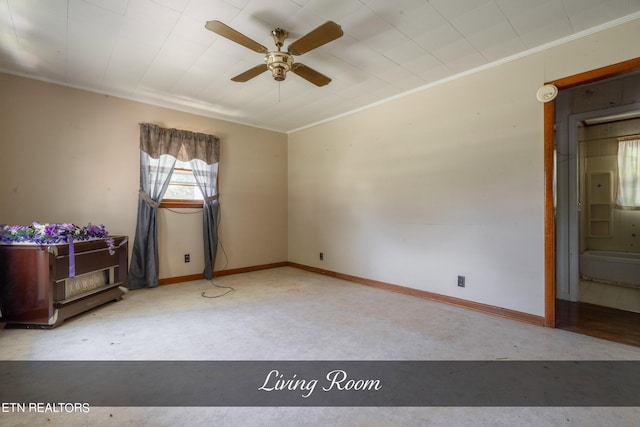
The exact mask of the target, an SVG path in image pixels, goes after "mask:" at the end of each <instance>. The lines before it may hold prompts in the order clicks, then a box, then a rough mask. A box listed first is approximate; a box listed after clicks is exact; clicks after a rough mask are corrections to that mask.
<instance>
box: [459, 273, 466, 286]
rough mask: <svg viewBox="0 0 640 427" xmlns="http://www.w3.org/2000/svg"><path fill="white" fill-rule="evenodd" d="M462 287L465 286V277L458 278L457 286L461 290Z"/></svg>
mask: <svg viewBox="0 0 640 427" xmlns="http://www.w3.org/2000/svg"><path fill="white" fill-rule="evenodd" d="M464 285H465V277H464V276H458V286H460V287H461V288H464Z"/></svg>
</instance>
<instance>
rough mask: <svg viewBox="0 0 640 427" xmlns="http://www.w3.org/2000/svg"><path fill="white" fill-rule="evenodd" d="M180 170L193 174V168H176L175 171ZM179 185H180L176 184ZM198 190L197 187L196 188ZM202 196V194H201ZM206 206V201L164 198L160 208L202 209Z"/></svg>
mask: <svg viewBox="0 0 640 427" xmlns="http://www.w3.org/2000/svg"><path fill="white" fill-rule="evenodd" d="M183 163H187V162H183ZM176 170H179V171H189V172H191V173H193V169H191V168H185V167H179V168H178V167H176V168H174V171H176ZM172 177H173V173H172ZM169 185H171V183H169ZM175 185H178V184H175ZM196 188H197V186H196ZM198 191H200V189H199V188H198ZM201 194H202V193H201ZM203 205H204V199H198V200H195V199H170V198H165V197H163V198H162V200H161V201H160V206H159V207H160V208H202V207H203Z"/></svg>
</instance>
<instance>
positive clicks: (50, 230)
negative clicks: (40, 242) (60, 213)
mask: <svg viewBox="0 0 640 427" xmlns="http://www.w3.org/2000/svg"><path fill="white" fill-rule="evenodd" d="M44 235H45V236H46V237H56V236H57V235H58V226H57V225H56V224H45V226H44Z"/></svg>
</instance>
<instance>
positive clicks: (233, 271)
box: [213, 261, 289, 277]
mask: <svg viewBox="0 0 640 427" xmlns="http://www.w3.org/2000/svg"><path fill="white" fill-rule="evenodd" d="M288 265H289V263H288V262H287V261H282V262H274V263H271V264H261V265H252V266H249V267H241V268H231V269H228V270H220V271H214V272H213V277H220V276H229V275H231V274H240V273H249V272H250V271H259V270H268V269H270V268H278V267H286V266H288Z"/></svg>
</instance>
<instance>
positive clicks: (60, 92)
mask: <svg viewBox="0 0 640 427" xmlns="http://www.w3.org/2000/svg"><path fill="white" fill-rule="evenodd" d="M0 93H1V94H2V96H0V128H1V129H2V133H1V134H0V152H1V153H2V162H1V164H2V166H1V167H0V200H1V201H2V205H1V206H0V223H7V224H28V223H31V222H32V221H40V222H73V223H76V224H78V225H81V224H86V223H88V222H92V223H94V224H101V223H103V224H105V225H106V226H107V229H108V230H109V231H110V232H111V234H124V235H128V236H130V237H131V239H133V235H134V232H135V221H136V210H137V197H138V183H139V166H138V162H139V154H138V153H139V151H138V123H140V122H152V123H156V124H158V125H160V126H163V127H175V128H178V129H188V130H192V131H197V132H205V133H211V134H214V135H217V136H219V137H220V139H221V161H220V193H221V197H220V203H221V210H222V221H221V225H220V239H221V241H222V243H223V245H224V248H225V250H226V253H227V255H228V260H225V258H224V255H223V254H222V252H220V256H219V257H218V260H217V262H216V270H219V269H221V268H224V267H225V266H226V267H227V268H239V267H247V266H253V265H260V264H266V263H272V262H280V261H286V259H287V240H286V236H287V205H286V200H287V166H286V165H287V136H286V135H285V134H281V133H277V132H271V131H266V130H261V129H257V128H253V127H249V126H243V125H239V124H234V123H230V122H225V121H221V120H215V119H210V118H206V117H201V116H196V115H193V114H187V113H182V112H178V111H172V110H169V109H165V108H160V107H155V106H151V105H147V104H142V103H137V102H132V101H127V100H123V99H120V98H114V97H110V96H104V95H99V94H95V93H90V92H86V91H82V90H76V89H71V88H67V87H63V86H58V85H53V84H49V83H44V82H38V81H34V80H29V79H24V78H19V77H15V76H10V75H7V74H0ZM201 218H202V217H201V216H200V215H179V214H176V213H173V212H167V211H162V212H161V213H160V214H159V219H158V222H159V240H160V258H161V269H160V277H176V276H182V275H190V274H197V273H201V272H202V270H203V268H204V261H203V249H202V237H201V229H202V228H201V223H202V219H201ZM130 244H133V242H132V241H131V242H130ZM186 251H188V253H190V254H191V259H192V262H191V263H189V264H185V263H184V260H183V255H184V253H187V252H186Z"/></svg>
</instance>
